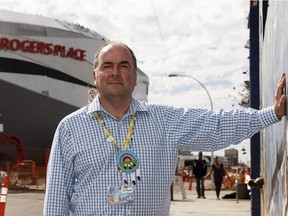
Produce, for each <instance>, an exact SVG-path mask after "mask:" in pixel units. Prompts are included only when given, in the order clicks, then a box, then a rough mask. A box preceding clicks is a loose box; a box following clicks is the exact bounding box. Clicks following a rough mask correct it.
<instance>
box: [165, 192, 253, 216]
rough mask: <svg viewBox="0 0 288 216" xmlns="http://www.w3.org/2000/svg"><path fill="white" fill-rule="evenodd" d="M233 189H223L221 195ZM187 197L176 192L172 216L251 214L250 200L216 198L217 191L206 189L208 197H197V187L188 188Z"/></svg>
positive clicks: (171, 211)
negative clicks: (184, 198) (183, 197)
mask: <svg viewBox="0 0 288 216" xmlns="http://www.w3.org/2000/svg"><path fill="white" fill-rule="evenodd" d="M232 192H233V191H221V194H220V195H221V197H222V196H224V195H225V194H230V193H232ZM186 195H187V199H186V200H183V199H182V194H181V192H180V191H179V192H177V191H176V192H174V201H172V202H171V207H170V216H191V215H193V216H203V215H205V216H216V215H217V216H231V215H233V216H250V215H251V203H250V200H244V199H239V200H238V202H237V200H236V199H221V200H217V199H216V194H215V191H211V190H208V191H205V196H206V199H203V198H201V199H197V198H196V197H197V193H196V191H195V188H193V189H192V190H191V191H189V190H186Z"/></svg>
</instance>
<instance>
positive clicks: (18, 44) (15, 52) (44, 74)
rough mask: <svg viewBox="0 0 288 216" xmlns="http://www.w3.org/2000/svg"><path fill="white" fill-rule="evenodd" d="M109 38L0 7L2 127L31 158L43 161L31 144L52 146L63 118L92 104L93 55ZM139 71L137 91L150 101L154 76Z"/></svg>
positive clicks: (2, 130) (56, 21)
mask: <svg viewBox="0 0 288 216" xmlns="http://www.w3.org/2000/svg"><path fill="white" fill-rule="evenodd" d="M107 41H109V40H108V39H107V38H105V37H104V36H102V35H100V34H98V33H96V32H95V31H92V30H90V29H88V28H85V27H83V26H81V25H78V24H71V23H68V22H65V21H61V20H57V19H52V18H46V17H42V16H35V15H28V14H22V13H15V12H10V11H5V10H0V100H1V102H0V125H1V126H0V132H2V136H3V134H5V135H6V136H7V135H9V136H17V137H18V138H19V139H20V140H21V143H22V145H23V146H24V149H25V158H26V159H31V160H37V161H40V159H39V158H38V159H37V158H35V157H36V156H35V154H32V151H29V148H42V149H43V148H44V149H49V148H50V146H51V143H52V139H53V135H54V132H55V129H56V127H57V125H58V123H59V121H60V120H61V119H62V118H63V117H64V116H65V115H67V114H69V113H71V112H73V111H75V110H76V109H78V108H80V107H82V106H84V105H86V104H87V103H89V95H90V97H91V96H92V95H93V94H94V93H95V91H94V90H93V76H92V71H93V66H92V65H93V58H94V55H95V52H96V50H97V49H98V48H99V47H101V46H102V45H103V44H104V43H105V42H107ZM137 75H138V78H137V86H136V88H135V91H134V95H133V96H134V97H136V98H138V99H140V100H144V101H147V94H148V85H149V79H148V77H147V75H145V74H144V73H143V72H142V71H141V70H140V69H139V68H138V69H137ZM91 89H92V91H91ZM0 144H1V142H0ZM4 144H5V143H3V142H2V144H1V145H2V146H3V145H4ZM5 157H6V158H8V159H9V157H10V156H9V155H5V154H4V153H3V152H2V154H1V151H0V160H5ZM37 157H38V156H37ZM41 157H42V156H41ZM8 159H7V160H8Z"/></svg>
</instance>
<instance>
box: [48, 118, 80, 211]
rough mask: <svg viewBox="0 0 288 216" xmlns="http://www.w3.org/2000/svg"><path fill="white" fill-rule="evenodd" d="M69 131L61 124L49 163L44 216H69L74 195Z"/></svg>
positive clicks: (55, 137)
mask: <svg viewBox="0 0 288 216" xmlns="http://www.w3.org/2000/svg"><path fill="white" fill-rule="evenodd" d="M71 143H72V142H71V138H70V134H69V130H68V129H67V127H66V126H65V124H64V123H63V122H62V123H60V124H59V126H58V128H57V130H56V133H55V136H54V140H53V144H52V148H51V152H50V157H49V163H48V170H47V181H46V192H45V200H44V210H43V213H44V214H43V215H44V216H52V215H53V216H54V215H59V216H60V215H61V216H64V215H65V216H66V215H67V216H68V215H69V203H70V199H71V196H72V193H73V188H72V185H73V181H74V178H73V161H72V159H71V158H69V155H71V154H70V151H72V147H71Z"/></svg>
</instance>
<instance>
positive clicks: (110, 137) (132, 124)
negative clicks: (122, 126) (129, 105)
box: [94, 112, 135, 151]
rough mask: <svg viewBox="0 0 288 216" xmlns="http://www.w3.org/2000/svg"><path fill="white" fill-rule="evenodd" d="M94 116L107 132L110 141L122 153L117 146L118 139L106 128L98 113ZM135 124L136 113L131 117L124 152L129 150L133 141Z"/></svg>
mask: <svg viewBox="0 0 288 216" xmlns="http://www.w3.org/2000/svg"><path fill="white" fill-rule="evenodd" d="M94 115H95V117H96V119H97V120H98V122H99V123H100V124H101V125H102V126H103V129H104V132H105V134H106V136H107V137H108V141H109V142H112V143H113V144H114V145H115V146H116V148H117V150H118V151H120V150H121V148H120V146H119V145H118V144H117V142H116V139H115V138H114V137H113V135H112V133H111V132H110V131H109V130H108V129H107V127H106V126H105V124H104V122H103V120H102V118H101V117H100V115H99V114H98V113H97V112H94ZM134 122H135V113H134V114H133V115H132V117H131V121H130V125H129V128H128V132H127V135H126V139H125V142H124V145H123V151H126V150H127V148H128V145H129V141H130V140H131V137H132V133H133V127H134Z"/></svg>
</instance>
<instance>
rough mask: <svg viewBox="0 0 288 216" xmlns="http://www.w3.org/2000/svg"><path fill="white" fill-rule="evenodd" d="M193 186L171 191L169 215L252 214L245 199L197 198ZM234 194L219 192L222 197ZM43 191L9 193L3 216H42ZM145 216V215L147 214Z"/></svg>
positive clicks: (209, 195) (211, 194) (208, 193)
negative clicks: (190, 188) (182, 190)
mask: <svg viewBox="0 0 288 216" xmlns="http://www.w3.org/2000/svg"><path fill="white" fill-rule="evenodd" d="M194 186H195V185H193V186H192V190H189V189H188V188H189V187H188V186H187V185H184V189H185V193H186V199H183V197H182V193H181V190H180V189H179V188H178V187H175V188H174V195H173V198H174V200H173V201H172V202H171V208H170V216H188V215H189V216H190V215H193V216H203V215H205V216H228V215H229V216H231V215H233V216H248V215H251V203H250V200H247V199H239V200H236V199H221V200H217V199H216V194H215V191H213V190H206V191H205V195H206V199H203V198H201V199H197V198H196V197H197V195H196V191H195V187H194ZM232 192H233V191H227V190H222V191H221V197H222V196H224V195H225V194H231V193H232ZM43 201H44V191H42V192H41V191H38V192H33V193H31V192H21V193H19V192H17V193H15V192H11V193H9V191H8V197H7V201H6V208H5V216H41V215H43V213H42V211H43ZM147 216H148V215H147Z"/></svg>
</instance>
